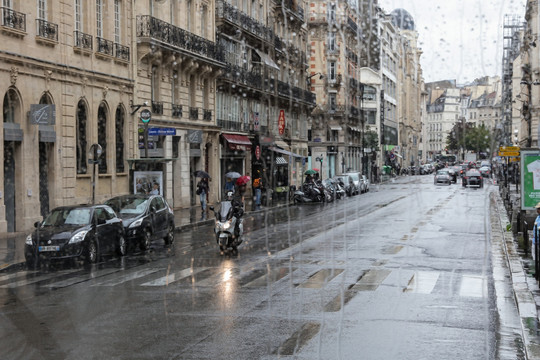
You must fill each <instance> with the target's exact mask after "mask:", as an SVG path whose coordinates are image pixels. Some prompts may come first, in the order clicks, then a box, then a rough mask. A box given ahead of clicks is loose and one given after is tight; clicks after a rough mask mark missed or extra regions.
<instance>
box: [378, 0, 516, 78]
mask: <svg viewBox="0 0 540 360" xmlns="http://www.w3.org/2000/svg"><path fill="white" fill-rule="evenodd" d="M525 3H526V0H512V1H510V0H379V4H380V6H381V7H382V8H383V9H384V10H385V11H386V12H387V13H390V12H392V10H394V9H396V8H403V9H405V10H407V11H408V12H409V13H410V14H411V15H412V17H413V18H414V22H415V25H416V30H417V31H418V34H419V46H420V47H421V48H422V51H423V54H422V58H421V64H422V70H423V72H424V80H425V81H426V82H432V81H437V80H454V79H455V80H457V81H458V84H464V83H467V82H470V81H472V80H474V79H476V78H478V77H481V76H485V75H489V76H494V75H499V76H500V75H501V63H502V54H503V53H502V48H503V24H504V15H505V14H511V15H517V18H518V20H519V21H521V22H524V21H525Z"/></svg>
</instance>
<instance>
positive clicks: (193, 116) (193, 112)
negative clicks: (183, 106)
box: [189, 106, 199, 120]
mask: <svg viewBox="0 0 540 360" xmlns="http://www.w3.org/2000/svg"><path fill="white" fill-rule="evenodd" d="M189 119H190V120H199V108H197V107H193V106H190V107H189Z"/></svg>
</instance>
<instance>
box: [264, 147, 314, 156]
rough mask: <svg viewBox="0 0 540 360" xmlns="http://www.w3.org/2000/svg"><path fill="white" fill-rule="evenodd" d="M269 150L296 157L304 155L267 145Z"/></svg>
mask: <svg viewBox="0 0 540 360" xmlns="http://www.w3.org/2000/svg"><path fill="white" fill-rule="evenodd" d="M269 149H270V150H272V151H275V152H277V153H280V154H283V155H287V156H293V157H296V158H303V157H305V156H303V155H299V154H295V153H293V152H290V151H287V150H283V149H280V148H277V147H269Z"/></svg>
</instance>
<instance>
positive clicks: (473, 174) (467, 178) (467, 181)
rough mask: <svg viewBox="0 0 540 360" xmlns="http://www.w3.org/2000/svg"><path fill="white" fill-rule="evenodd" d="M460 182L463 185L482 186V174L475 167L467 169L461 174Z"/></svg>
mask: <svg viewBox="0 0 540 360" xmlns="http://www.w3.org/2000/svg"><path fill="white" fill-rule="evenodd" d="M461 184H462V185H463V187H467V186H477V187H481V188H482V187H484V179H483V177H482V174H480V171H478V170H476V169H469V170H467V172H466V173H465V175H464V176H463V180H462V181H461Z"/></svg>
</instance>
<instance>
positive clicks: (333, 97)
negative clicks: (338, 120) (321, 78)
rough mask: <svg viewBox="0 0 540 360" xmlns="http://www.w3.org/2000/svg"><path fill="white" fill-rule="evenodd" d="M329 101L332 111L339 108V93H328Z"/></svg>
mask: <svg viewBox="0 0 540 360" xmlns="http://www.w3.org/2000/svg"><path fill="white" fill-rule="evenodd" d="M328 103H329V104H330V111H336V110H337V94H336V93H329V94H328Z"/></svg>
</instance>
